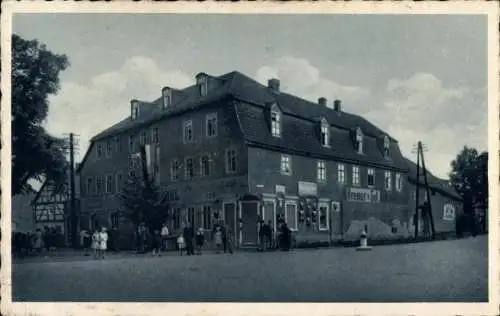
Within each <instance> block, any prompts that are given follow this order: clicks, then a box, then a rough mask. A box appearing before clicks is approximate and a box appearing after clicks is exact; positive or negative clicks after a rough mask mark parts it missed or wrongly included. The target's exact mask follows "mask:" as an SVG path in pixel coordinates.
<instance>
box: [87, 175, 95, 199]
mask: <svg viewBox="0 0 500 316" xmlns="http://www.w3.org/2000/svg"><path fill="white" fill-rule="evenodd" d="M94 188H95V187H94V180H93V179H92V178H87V195H91V194H93V193H94Z"/></svg>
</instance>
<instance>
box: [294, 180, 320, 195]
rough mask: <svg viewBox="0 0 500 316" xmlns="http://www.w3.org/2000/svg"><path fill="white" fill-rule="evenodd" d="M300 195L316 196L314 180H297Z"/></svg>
mask: <svg viewBox="0 0 500 316" xmlns="http://www.w3.org/2000/svg"><path fill="white" fill-rule="evenodd" d="M298 186H299V188H298V189H299V190H298V191H299V195H300V196H318V184H317V183H314V182H303V181H299V182H298Z"/></svg>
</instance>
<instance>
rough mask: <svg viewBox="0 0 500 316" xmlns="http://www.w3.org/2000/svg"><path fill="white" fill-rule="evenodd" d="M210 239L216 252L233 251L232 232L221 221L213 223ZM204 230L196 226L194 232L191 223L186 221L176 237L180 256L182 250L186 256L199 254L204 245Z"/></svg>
mask: <svg viewBox="0 0 500 316" xmlns="http://www.w3.org/2000/svg"><path fill="white" fill-rule="evenodd" d="M211 235H212V241H213V242H214V245H215V248H216V252H217V253H220V252H221V250H223V251H224V253H227V252H229V253H231V254H232V253H233V241H234V239H233V233H232V231H231V229H229V228H228V227H227V226H226V225H225V224H224V223H223V222H222V221H219V222H217V223H215V225H214V226H213V229H212V232H211ZM206 243H207V241H206V240H205V230H204V229H203V228H201V227H200V228H198V229H197V230H196V233H195V231H194V228H193V227H192V225H191V223H187V224H186V226H185V227H184V229H183V231H182V232H181V234H180V235H179V236H178V237H177V249H178V251H179V255H181V256H182V254H183V252H184V250H186V254H187V255H188V256H190V255H194V254H195V251H196V254H197V255H201V253H202V249H203V247H204V246H205V245H206Z"/></svg>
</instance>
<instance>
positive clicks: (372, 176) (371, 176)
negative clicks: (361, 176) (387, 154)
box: [368, 168, 375, 187]
mask: <svg viewBox="0 0 500 316" xmlns="http://www.w3.org/2000/svg"><path fill="white" fill-rule="evenodd" d="M368 186H369V187H373V186H375V169H372V168H368Z"/></svg>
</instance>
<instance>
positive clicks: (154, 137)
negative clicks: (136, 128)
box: [151, 127, 160, 144]
mask: <svg viewBox="0 0 500 316" xmlns="http://www.w3.org/2000/svg"><path fill="white" fill-rule="evenodd" d="M151 139H152V141H153V144H158V143H159V142H160V137H159V136H158V127H153V129H152V130H151Z"/></svg>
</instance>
